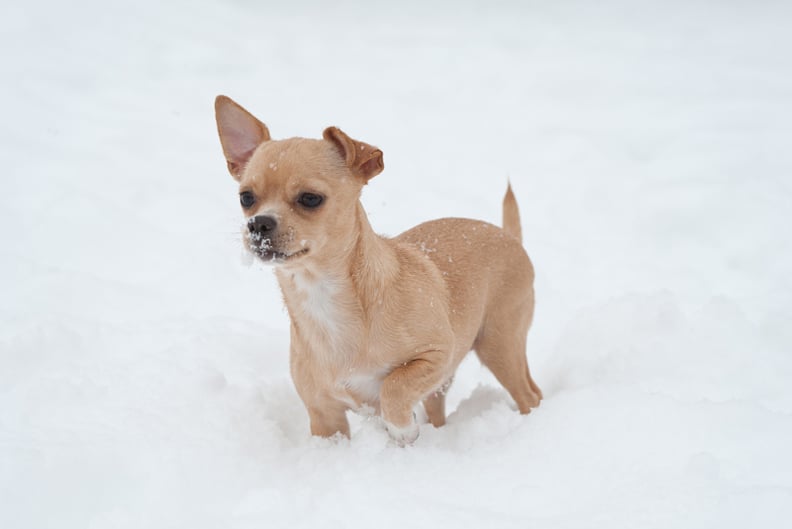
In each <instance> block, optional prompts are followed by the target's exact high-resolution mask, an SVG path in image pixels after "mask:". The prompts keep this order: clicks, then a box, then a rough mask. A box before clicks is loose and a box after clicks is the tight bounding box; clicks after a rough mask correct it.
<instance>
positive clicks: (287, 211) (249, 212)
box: [215, 96, 384, 265]
mask: <svg viewBox="0 0 792 529" xmlns="http://www.w3.org/2000/svg"><path fill="white" fill-rule="evenodd" d="M215 117H216V119H217V130H218V132H219V134H220V143H221V144H222V146H223V153H224V154H225V158H226V161H227V162H228V170H229V172H230V173H231V176H233V177H234V179H235V180H237V181H238V182H239V201H240V204H241V206H242V211H243V213H244V214H245V217H246V224H245V226H244V228H243V229H244V232H245V237H244V239H245V244H246V246H247V248H248V249H249V250H250V251H251V252H253V253H254V254H255V255H257V256H258V257H260V258H261V259H262V260H264V261H267V262H272V263H274V264H281V265H290V264H293V263H299V262H304V261H310V260H312V259H315V258H321V257H322V256H324V257H325V258H327V257H332V256H333V255H336V254H338V252H340V251H347V252H348V251H349V250H350V249H351V246H352V244H354V240H351V239H350V238H352V237H354V236H355V233H354V231H355V230H354V227H355V222H356V218H355V215H356V209H355V208H356V204H357V202H358V198H359V196H360V190H361V188H362V187H363V185H365V184H366V183H367V182H368V180H369V179H371V178H372V177H374V176H376V175H378V174H379V173H380V172H382V169H383V167H384V166H383V161H382V151H380V150H379V149H377V148H376V147H372V146H371V145H368V144H366V143H363V142H359V141H355V140H353V139H352V138H350V137H349V136H347V135H346V134H344V133H343V132H342V131H341V130H340V129H337V128H336V127H328V128H327V129H325V131H324V133H323V135H322V136H323V139H321V140H311V139H305V138H290V139H286V140H279V141H274V140H272V139H270V134H269V130H267V127H266V126H265V125H264V124H263V123H262V122H261V121H259V120H258V119H256V118H255V117H254V116H253V115H252V114H250V113H249V112H248V111H247V110H245V109H244V108H242V107H241V106H239V105H238V104H237V103H235V102H234V101H232V100H231V99H229V98H228V97H225V96H218V97H217V99H216V100H215Z"/></svg>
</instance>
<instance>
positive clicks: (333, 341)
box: [215, 96, 542, 445]
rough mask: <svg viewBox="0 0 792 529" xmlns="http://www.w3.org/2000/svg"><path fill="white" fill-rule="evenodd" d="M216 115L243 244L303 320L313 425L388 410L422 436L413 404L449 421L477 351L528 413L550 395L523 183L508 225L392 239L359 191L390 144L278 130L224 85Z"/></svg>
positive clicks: (395, 432) (393, 422)
mask: <svg viewBox="0 0 792 529" xmlns="http://www.w3.org/2000/svg"><path fill="white" fill-rule="evenodd" d="M215 117H216V119H217V129H218V132H219V134H220V143H221V144H222V147H223V153H224V154H225V158H226V161H227V162H228V170H229V172H230V173H231V176H233V177H234V179H236V180H237V181H238V182H239V198H240V202H241V205H242V211H243V213H244V214H245V216H246V219H247V222H246V225H245V227H244V228H243V229H244V230H245V231H246V232H247V236H246V237H245V244H246V246H247V248H248V249H249V250H250V251H251V252H252V253H253V254H254V255H256V256H258V257H259V258H260V259H261V260H263V261H266V262H268V263H272V264H273V265H275V275H276V276H277V279H278V283H279V285H280V288H281V291H282V292H283V298H284V300H285V303H286V307H287V309H288V312H289V316H290V318H291V347H290V355H291V356H290V365H291V375H292V378H293V379H294V383H295V386H296V388H297V392H298V393H299V395H300V398H301V399H302V401H303V403H304V404H305V406H306V408H307V410H308V415H309V417H310V421H311V433H312V434H313V435H318V436H325V437H328V436H332V435H334V434H337V433H341V434H343V435H345V436H349V423H348V422H347V417H346V412H347V410H350V409H351V410H355V411H370V412H375V413H379V414H380V415H381V416H382V419H383V421H384V423H385V426H386V428H387V430H388V432H389V433H390V435H391V437H392V438H393V439H394V440H395V441H396V442H398V443H399V444H401V445H405V444H410V443H412V442H413V441H414V440H415V439H416V438H417V437H418V432H419V428H418V425H417V423H416V418H415V414H414V412H413V409H414V407H415V406H417V405H418V403H420V402H422V403H423V406H424V409H425V410H426V415H427V417H428V419H429V421H430V422H431V423H432V424H433V425H434V426H436V427H438V426H441V425H443V424H444V423H445V392H446V390H447V389H448V387H449V385H450V384H451V381H452V378H453V376H454V372H455V370H456V368H457V366H458V365H459V363H460V362H461V361H462V359H463V358H464V357H465V355H466V354H467V353H468V352H469V351H471V350H475V351H476V353H477V354H478V357H479V358H480V359H481V362H482V363H483V364H484V365H486V366H487V367H488V368H489V369H490V370H491V371H492V373H493V374H494V375H495V377H496V378H497V379H498V381H500V383H501V384H503V386H504V387H505V388H506V389H507V390H508V392H509V393H510V394H511V396H512V397H513V398H514V400H515V401H516V402H517V407H518V408H519V410H520V413H529V412H530V411H531V408H534V407H536V406H538V405H539V401H540V400H541V399H542V392H541V391H540V390H539V387H538V386H537V385H536V383H535V382H534V381H533V379H532V378H531V375H530V372H529V370H528V363H527V360H526V356H525V342H526V335H527V333H528V327H529V326H530V325H531V320H532V318H533V311H534V290H533V280H534V271H533V266H532V264H531V261H530V260H529V258H528V255H527V254H526V253H525V250H523V247H522V243H521V228H520V216H519V211H518V209H517V201H516V200H515V198H514V195H513V194H512V191H511V186H509V187H508V188H507V191H506V196H505V197H504V199H503V229H501V228H498V227H496V226H493V225H491V224H488V223H485V222H481V221H475V220H469V219H459V218H447V219H440V220H434V221H430V222H426V223H423V224H420V225H418V226H416V227H415V228H412V229H411V230H409V231H407V232H405V233H402V234H401V235H399V236H398V237H395V238H392V239H389V238H385V237H382V236H379V235H377V234H375V233H374V231H373V230H372V228H371V226H370V225H369V221H368V218H367V217H366V213H365V211H364V210H363V206H362V205H361V203H360V193H361V189H362V188H363V186H364V185H365V184H367V183H368V181H369V180H370V179H371V178H372V177H374V176H376V175H378V174H379V173H380V172H382V170H383V168H384V165H383V160H382V151H380V150H379V149H377V148H376V147H373V146H371V145H368V144H366V143H363V142H360V141H356V140H353V139H352V138H350V137H349V136H347V135H346V134H344V133H343V132H342V131H341V130H339V129H338V128H336V127H329V128H327V129H325V130H324V133H323V135H322V136H323V139H321V140H313V139H305V138H290V139H286V140H279V141H275V140H271V139H270V134H269V131H268V130H267V127H266V126H265V125H264V124H263V123H262V122H260V121H259V120H258V119H256V118H255V117H254V116H253V115H252V114H250V113H249V112H248V111H247V110H245V109H244V108H242V107H241V106H240V105H238V104H237V103H235V102H234V101H232V100H231V99H230V98H228V97H225V96H218V97H217V99H216V100H215Z"/></svg>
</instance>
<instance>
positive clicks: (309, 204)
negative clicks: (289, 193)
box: [297, 193, 324, 209]
mask: <svg viewBox="0 0 792 529" xmlns="http://www.w3.org/2000/svg"><path fill="white" fill-rule="evenodd" d="M323 200H324V198H322V196H321V195H316V194H314V193H303V194H302V195H300V196H299V198H297V202H298V203H300V204H302V205H303V206H305V207H306V208H309V209H313V208H318V207H319V205H320V204H321V203H322V201H323Z"/></svg>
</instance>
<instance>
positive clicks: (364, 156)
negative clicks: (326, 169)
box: [322, 127, 385, 182]
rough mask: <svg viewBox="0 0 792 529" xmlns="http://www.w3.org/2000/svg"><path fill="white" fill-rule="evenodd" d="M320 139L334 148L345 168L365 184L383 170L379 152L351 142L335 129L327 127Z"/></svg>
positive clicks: (371, 147) (369, 146) (367, 145)
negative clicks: (331, 144) (344, 163)
mask: <svg viewBox="0 0 792 529" xmlns="http://www.w3.org/2000/svg"><path fill="white" fill-rule="evenodd" d="M322 137H323V138H324V139H325V140H327V141H329V142H331V143H333V144H334V145H335V146H336V148H337V149H338V152H339V153H340V154H341V157H342V158H343V159H344V161H345V162H346V165H347V167H349V168H350V169H351V170H352V172H353V173H355V174H356V175H357V176H359V177H361V178H362V179H363V180H364V181H365V182H368V181H369V180H370V179H372V178H374V177H375V176H377V175H378V174H380V173H381V172H382V170H383V169H384V168H385V164H384V162H383V161H382V151H381V150H379V149H377V148H376V147H374V146H372V145H369V144H368V143H363V142H362V141H356V140H353V139H352V138H350V137H349V136H347V135H346V134H344V132H343V131H342V130H341V129H339V128H337V127H327V128H326V129H325V130H324V133H323V134H322Z"/></svg>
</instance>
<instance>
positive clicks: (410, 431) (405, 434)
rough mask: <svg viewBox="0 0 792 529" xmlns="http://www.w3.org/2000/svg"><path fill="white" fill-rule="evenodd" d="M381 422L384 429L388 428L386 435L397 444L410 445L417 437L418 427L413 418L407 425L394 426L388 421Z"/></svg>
mask: <svg viewBox="0 0 792 529" xmlns="http://www.w3.org/2000/svg"><path fill="white" fill-rule="evenodd" d="M383 422H384V423H385V429H386V430H388V435H390V436H391V439H393V440H394V441H395V442H396V444H398V445H399V446H407V445H411V444H413V443H414V442H415V440H416V439H418V433H419V428H418V423H417V422H415V419H414V418H413V421H412V422H411V423H410V424H408V425H407V426H396V425H395V424H391V423H389V422H388V421H383Z"/></svg>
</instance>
